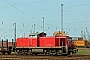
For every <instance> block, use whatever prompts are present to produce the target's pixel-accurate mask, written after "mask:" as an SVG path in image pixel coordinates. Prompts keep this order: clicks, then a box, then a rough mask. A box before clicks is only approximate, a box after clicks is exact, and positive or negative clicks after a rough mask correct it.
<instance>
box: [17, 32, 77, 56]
mask: <svg viewBox="0 0 90 60" xmlns="http://www.w3.org/2000/svg"><path fill="white" fill-rule="evenodd" d="M31 36H32V37H31ZM33 36H35V35H33V34H31V35H29V37H27V38H25V37H24V38H22V37H21V38H17V41H16V42H17V43H16V52H17V53H18V54H20V55H23V54H27V55H38V54H44V55H69V54H70V53H76V47H75V45H74V44H73V42H72V38H71V37H69V36H46V33H44V32H42V33H40V34H37V37H36V38H35V37H33Z"/></svg>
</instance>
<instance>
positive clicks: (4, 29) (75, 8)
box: [0, 0, 90, 40]
mask: <svg viewBox="0 0 90 60" xmlns="http://www.w3.org/2000/svg"><path fill="white" fill-rule="evenodd" d="M61 4H63V30H64V31H65V32H67V35H69V36H81V31H83V32H84V31H85V33H84V34H85V35H86V36H87V35H88V34H87V32H86V27H87V29H88V33H89V32H90V23H89V22H90V0H0V39H9V40H11V39H12V38H14V34H15V33H14V27H15V25H13V23H16V33H17V34H16V37H20V35H25V37H28V35H29V34H30V33H31V32H33V31H34V24H35V32H42V31H43V28H42V26H43V18H42V17H44V32H46V33H47V35H49V36H52V35H53V33H54V31H61Z"/></svg>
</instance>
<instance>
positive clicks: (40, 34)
mask: <svg viewBox="0 0 90 60" xmlns="http://www.w3.org/2000/svg"><path fill="white" fill-rule="evenodd" d="M46 35H47V34H46V33H44V32H42V33H39V34H38V35H37V36H38V37H46Z"/></svg>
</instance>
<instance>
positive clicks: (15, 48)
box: [13, 23, 16, 52]
mask: <svg viewBox="0 0 90 60" xmlns="http://www.w3.org/2000/svg"><path fill="white" fill-rule="evenodd" d="M13 25H14V26H15V28H14V40H15V43H14V48H15V52H16V23H14V24H13Z"/></svg>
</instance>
